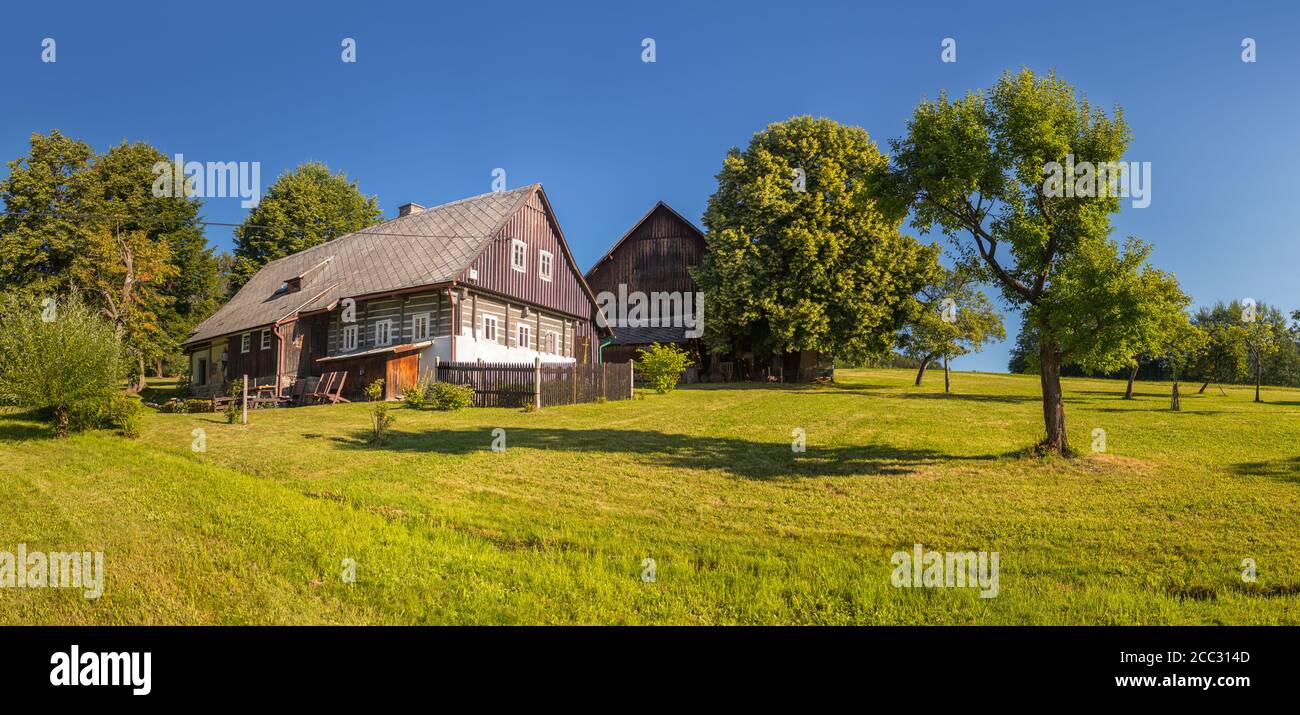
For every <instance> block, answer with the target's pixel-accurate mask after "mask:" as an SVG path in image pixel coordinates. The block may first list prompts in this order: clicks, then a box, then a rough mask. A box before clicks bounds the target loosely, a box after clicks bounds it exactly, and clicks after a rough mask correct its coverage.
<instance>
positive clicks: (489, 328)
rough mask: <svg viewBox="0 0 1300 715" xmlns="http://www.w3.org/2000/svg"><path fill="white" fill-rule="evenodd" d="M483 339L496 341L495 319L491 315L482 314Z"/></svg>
mask: <svg viewBox="0 0 1300 715" xmlns="http://www.w3.org/2000/svg"><path fill="white" fill-rule="evenodd" d="M483 339H484V340H490V341H492V342H494V343H495V342H496V341H497V319H496V316H493V315H485V316H483Z"/></svg>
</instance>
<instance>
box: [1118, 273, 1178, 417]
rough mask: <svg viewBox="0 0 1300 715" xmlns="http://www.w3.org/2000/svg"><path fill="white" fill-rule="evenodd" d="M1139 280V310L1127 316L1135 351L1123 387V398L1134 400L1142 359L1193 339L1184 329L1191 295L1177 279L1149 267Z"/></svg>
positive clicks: (1152, 357) (1155, 356)
mask: <svg viewBox="0 0 1300 715" xmlns="http://www.w3.org/2000/svg"><path fill="white" fill-rule="evenodd" d="M1138 280H1139V283H1138V285H1137V286H1135V290H1136V291H1137V294H1138V295H1139V296H1140V299H1139V302H1138V309H1137V310H1136V311H1134V313H1133V314H1132V315H1131V316H1130V321H1131V324H1132V331H1133V332H1132V335H1131V336H1130V338H1129V340H1130V345H1131V347H1130V349H1131V350H1133V351H1134V352H1133V357H1132V359H1131V362H1130V365H1129V373H1128V386H1127V387H1126V388H1125V389H1124V399H1126V400H1131V399H1133V381H1134V380H1135V379H1136V378H1137V371H1138V365H1139V363H1140V362H1141V361H1143V360H1151V359H1154V358H1159V357H1164V356H1167V354H1168V351H1169V350H1170V349H1171V347H1172V346H1179V345H1183V344H1184V343H1186V345H1188V346H1193V345H1194V341H1192V342H1187V341H1191V340H1192V338H1190V337H1188V336H1189V332H1188V330H1187V329H1188V328H1189V323H1188V317H1187V306H1188V305H1189V304H1190V303H1191V298H1189V297H1188V296H1187V295H1186V294H1185V293H1183V291H1182V290H1181V289H1180V288H1179V287H1178V281H1177V280H1175V279H1174V277H1173V276H1172V275H1170V274H1167V273H1165V272H1163V271H1158V270H1155V269H1154V268H1149V267H1148V268H1146V269H1145V270H1143V271H1142V273H1141V274H1140V276H1139V279H1138ZM1193 337H1194V336H1193ZM1193 352H1195V351H1193Z"/></svg>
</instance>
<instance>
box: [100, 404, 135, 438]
mask: <svg viewBox="0 0 1300 715" xmlns="http://www.w3.org/2000/svg"><path fill="white" fill-rule="evenodd" d="M140 412H141V405H140V400H138V399H136V398H134V397H131V396H129V395H124V394H122V393H118V394H116V395H113V399H112V400H110V401H109V403H108V411H107V413H105V415H104V426H107V427H112V428H114V429H116V430H118V431H119V432H121V433H122V436H123V437H130V438H132V439H134V438H136V437H139V436H140Z"/></svg>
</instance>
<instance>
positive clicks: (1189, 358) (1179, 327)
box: [1159, 313, 1209, 412]
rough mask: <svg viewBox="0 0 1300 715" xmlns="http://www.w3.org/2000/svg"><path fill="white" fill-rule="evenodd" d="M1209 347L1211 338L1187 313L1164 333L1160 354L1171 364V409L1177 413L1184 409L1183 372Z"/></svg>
mask: <svg viewBox="0 0 1300 715" xmlns="http://www.w3.org/2000/svg"><path fill="white" fill-rule="evenodd" d="M1208 345H1209V336H1208V335H1207V334H1206V332H1205V331H1204V330H1201V329H1200V328H1198V327H1196V326H1195V325H1193V324H1192V323H1191V321H1190V320H1189V319H1188V317H1187V314H1186V313H1183V314H1182V320H1179V321H1175V322H1174V323H1173V324H1172V325H1171V326H1170V329H1169V330H1168V331H1166V332H1165V333H1164V335H1163V337H1162V340H1161V344H1160V347H1159V352H1160V354H1161V356H1162V357H1163V358H1164V359H1165V360H1166V361H1167V362H1168V363H1169V370H1170V372H1171V377H1172V378H1173V382H1174V387H1173V392H1172V393H1171V395H1170V400H1169V409H1171V410H1173V411H1175V412H1177V411H1179V410H1181V409H1182V408H1183V405H1182V400H1181V399H1180V397H1179V394H1178V381H1179V378H1180V377H1182V374H1183V371H1184V370H1186V369H1187V367H1188V366H1189V365H1191V364H1192V363H1193V362H1195V361H1196V359H1197V357H1198V356H1199V355H1201V354H1202V353H1203V352H1204V351H1205V349H1206V347H1207V346H1208Z"/></svg>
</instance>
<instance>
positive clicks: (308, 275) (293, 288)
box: [275, 256, 334, 295]
mask: <svg viewBox="0 0 1300 715" xmlns="http://www.w3.org/2000/svg"><path fill="white" fill-rule="evenodd" d="M332 260H334V256H330V257H329V258H326V259H325V260H323V261H321V262H320V263H317V264H316V265H314V266H312V267H311V268H308V269H307V270H305V271H303V272H302V273H301V274H299V275H296V276H294V277H293V278H290V279H288V280H286V281H285V282H284V283H281V284H280V289H279V290H277V291H276V292H275V294H276V295H282V294H284V293H297V292H298V291H300V290H302V286H303V284H304V283H309V282H311V279H312V278H313V277H315V275H316V274H317V273H320V272H321V269H322V268H324V267H325V266H327V265H329V262H330V261H332Z"/></svg>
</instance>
